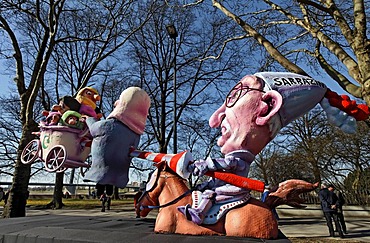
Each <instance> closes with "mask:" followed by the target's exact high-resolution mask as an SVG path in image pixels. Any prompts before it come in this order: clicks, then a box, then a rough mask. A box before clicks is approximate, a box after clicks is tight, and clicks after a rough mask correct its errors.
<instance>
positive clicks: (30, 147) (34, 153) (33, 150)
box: [21, 139, 41, 165]
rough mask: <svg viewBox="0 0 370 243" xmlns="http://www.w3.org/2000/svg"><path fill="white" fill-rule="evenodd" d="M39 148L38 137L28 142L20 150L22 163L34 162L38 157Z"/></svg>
mask: <svg viewBox="0 0 370 243" xmlns="http://www.w3.org/2000/svg"><path fill="white" fill-rule="evenodd" d="M40 149H41V148H40V141H39V140H38V139H34V140H32V141H31V142H29V143H28V144H27V145H26V147H25V148H24V149H23V151H22V154H21V161H22V163H23V164H26V165H27V164H32V163H33V162H35V160H36V159H37V158H38V157H39V153H40Z"/></svg>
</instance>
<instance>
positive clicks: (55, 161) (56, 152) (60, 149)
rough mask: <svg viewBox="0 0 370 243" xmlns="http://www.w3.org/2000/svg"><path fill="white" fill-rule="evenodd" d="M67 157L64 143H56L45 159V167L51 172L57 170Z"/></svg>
mask: <svg viewBox="0 0 370 243" xmlns="http://www.w3.org/2000/svg"><path fill="white" fill-rule="evenodd" d="M66 158H67V153H66V149H65V148H64V146H62V145H55V146H54V147H53V148H52V149H51V150H50V151H49V153H48V155H47V156H46V159H45V169H46V170H47V171H49V172H57V171H58V170H59V169H60V168H63V167H62V165H63V163H64V161H65V160H66Z"/></svg>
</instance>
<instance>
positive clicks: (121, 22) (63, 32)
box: [0, 0, 153, 217]
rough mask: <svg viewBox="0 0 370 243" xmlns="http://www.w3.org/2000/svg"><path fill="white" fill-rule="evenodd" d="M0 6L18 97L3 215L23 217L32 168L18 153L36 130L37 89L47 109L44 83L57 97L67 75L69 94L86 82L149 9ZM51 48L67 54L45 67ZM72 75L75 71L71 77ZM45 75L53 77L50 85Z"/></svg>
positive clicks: (115, 4) (89, 4) (87, 4)
mask: <svg viewBox="0 0 370 243" xmlns="http://www.w3.org/2000/svg"><path fill="white" fill-rule="evenodd" d="M68 4H69V5H68ZM0 8H1V9H0V30H1V31H2V33H5V36H6V38H5V37H4V38H3V39H4V41H6V42H5V43H2V46H1V49H0V53H1V55H2V56H3V57H5V58H9V59H12V60H13V62H14V63H15V65H14V67H15V68H14V69H15V70H14V73H15V79H14V81H15V84H16V87H17V93H18V96H19V99H20V101H19V104H20V109H19V116H20V121H21V126H22V131H21V133H22V134H21V138H20V140H19V146H18V148H17V160H16V165H15V169H14V176H13V184H12V187H11V189H10V195H9V200H8V203H7V205H6V206H5V209H4V212H3V217H22V216H25V205H26V199H27V198H26V196H27V189H28V182H29V178H30V172H31V169H30V166H29V165H23V164H22V163H21V161H20V155H21V152H22V150H23V148H24V147H25V146H26V144H27V143H28V142H29V141H31V140H32V139H33V138H35V137H34V135H33V134H32V132H33V131H37V130H38V125H37V123H36V122H35V120H37V119H36V115H35V103H36V100H37V98H38V95H40V97H41V101H42V102H41V103H42V104H43V106H44V108H45V109H48V108H50V102H53V98H54V96H53V95H52V94H50V93H49V90H48V88H47V87H54V88H55V90H54V91H55V92H56V97H58V96H59V89H58V87H59V86H60V85H62V83H66V80H67V81H68V82H67V83H69V84H73V85H71V86H69V87H70V89H69V90H68V92H69V93H68V94H71V93H72V94H73V93H74V91H77V90H78V89H80V88H82V87H84V86H86V85H88V84H89V82H90V79H92V77H94V75H97V74H99V72H100V71H101V70H102V69H99V67H102V63H103V62H104V61H107V60H108V57H111V56H112V55H113V53H115V52H116V51H117V50H118V49H120V48H121V47H122V46H123V45H124V44H125V43H126V41H127V39H128V37H130V36H131V35H132V34H133V33H134V32H135V31H137V30H139V29H140V28H141V27H142V25H143V24H145V22H146V20H147V19H148V18H149V17H150V15H151V11H152V10H153V9H151V8H150V5H148V9H147V10H148V11H147V12H146V14H142V15H140V16H137V15H135V10H134V9H135V8H136V6H135V3H134V2H132V1H128V2H126V1H125V2H122V1H114V0H112V1H108V2H97V1H73V2H67V1H65V0H60V1H54V0H50V1H46V2H45V1H44V2H39V1H36V2H33V1H22V2H19V3H18V2H14V1H1V3H0ZM127 18H135V19H137V18H139V19H140V21H138V22H136V23H138V24H137V25H136V23H135V24H132V21H130V20H129V19H127ZM84 34H86V35H84ZM56 47H58V48H57V49H56ZM55 50H58V51H59V50H61V51H62V50H63V51H64V54H66V53H67V54H68V55H65V56H63V58H62V56H59V59H58V58H57V55H54V57H55V58H56V59H54V60H56V62H55V63H56V65H55V66H54V67H57V68H55V69H51V72H47V71H48V69H49V66H48V65H49V64H50V63H51V60H52V59H51V58H52V54H53V52H54V51H55ZM56 53H57V52H56ZM58 53H61V52H58ZM12 64H13V63H10V64H9V66H11V65H12ZM63 64H64V65H63ZM108 66H109V65H108ZM58 67H59V68H58ZM60 67H62V69H61V68H60ZM67 67H71V68H69V69H68V68H67ZM52 70H55V73H52ZM63 71H66V72H63ZM68 71H69V72H68ZM68 75H69V76H68ZM74 75H76V76H74ZM74 77H77V79H76V80H77V82H76V83H75V82H74V80H75V79H74ZM50 81H53V85H51V86H50ZM39 91H40V92H39Z"/></svg>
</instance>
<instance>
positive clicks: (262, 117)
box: [256, 90, 283, 126]
mask: <svg viewBox="0 0 370 243" xmlns="http://www.w3.org/2000/svg"><path fill="white" fill-rule="evenodd" d="M261 102H263V104H262V107H263V108H262V109H261V112H260V114H259V115H258V117H257V119H256V124H257V125H259V126H263V125H266V124H267V122H268V121H269V120H270V119H271V117H273V116H274V115H275V114H276V113H277V112H278V111H279V110H280V108H281V106H282V104H283V97H282V96H281V94H280V93H279V92H277V91H275V90H269V91H267V92H266V93H265V94H263V96H262V100H261Z"/></svg>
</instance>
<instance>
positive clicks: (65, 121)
mask: <svg viewBox="0 0 370 243" xmlns="http://www.w3.org/2000/svg"><path fill="white" fill-rule="evenodd" d="M60 125H62V126H68V127H71V128H76V129H80V130H82V129H83V128H84V124H83V122H81V114H80V113H78V112H76V111H72V110H69V111H66V112H64V114H63V115H62V118H61V119H60Z"/></svg>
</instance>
